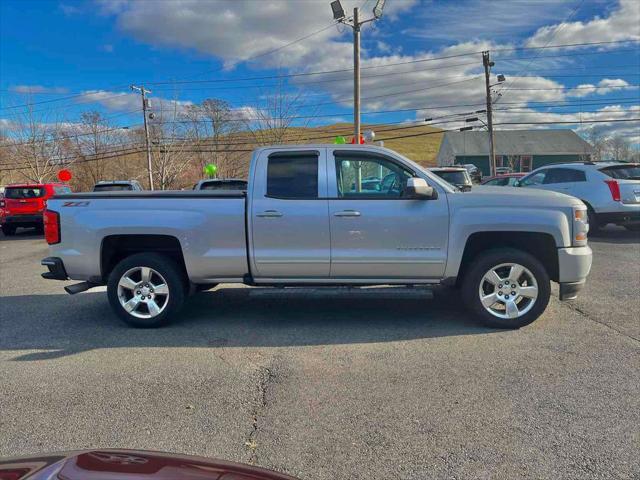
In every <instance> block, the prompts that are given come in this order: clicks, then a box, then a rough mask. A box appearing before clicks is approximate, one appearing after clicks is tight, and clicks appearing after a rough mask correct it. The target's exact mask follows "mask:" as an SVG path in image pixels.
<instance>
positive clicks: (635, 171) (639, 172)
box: [600, 163, 640, 180]
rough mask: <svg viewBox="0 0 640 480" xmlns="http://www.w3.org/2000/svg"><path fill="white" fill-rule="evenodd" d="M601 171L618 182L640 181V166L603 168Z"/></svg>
mask: <svg viewBox="0 0 640 480" xmlns="http://www.w3.org/2000/svg"><path fill="white" fill-rule="evenodd" d="M600 171H601V172H602V173H604V174H605V175H608V176H609V177H611V178H615V179H618V180H640V164H637V163H636V164H630V165H613V166H611V167H605V168H601V169H600Z"/></svg>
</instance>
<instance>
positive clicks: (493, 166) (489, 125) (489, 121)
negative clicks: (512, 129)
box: [482, 50, 496, 175]
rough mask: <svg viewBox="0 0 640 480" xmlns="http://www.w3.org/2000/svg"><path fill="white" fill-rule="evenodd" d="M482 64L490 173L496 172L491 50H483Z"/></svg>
mask: <svg viewBox="0 0 640 480" xmlns="http://www.w3.org/2000/svg"><path fill="white" fill-rule="evenodd" d="M482 65H483V66H484V84H485V87H486V90H487V129H488V130H489V173H490V174H491V175H495V174H496V149H495V145H494V138H493V102H492V100H491V85H490V84H489V73H490V71H491V67H493V65H494V63H493V62H492V61H491V59H490V58H489V51H488V50H487V51H484V52H482Z"/></svg>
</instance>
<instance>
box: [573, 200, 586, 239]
mask: <svg viewBox="0 0 640 480" xmlns="http://www.w3.org/2000/svg"><path fill="white" fill-rule="evenodd" d="M588 232H589V215H588V213H587V207H586V206H585V205H574V206H573V245H574V246H576V247H581V246H584V245H586V244H587V233H588Z"/></svg>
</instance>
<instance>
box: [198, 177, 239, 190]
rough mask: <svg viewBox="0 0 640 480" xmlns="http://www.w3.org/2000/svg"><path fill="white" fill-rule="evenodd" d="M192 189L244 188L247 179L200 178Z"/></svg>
mask: <svg viewBox="0 0 640 480" xmlns="http://www.w3.org/2000/svg"><path fill="white" fill-rule="evenodd" d="M193 189H194V190H246V189H247V181H246V180H241V179H239V178H213V179H206V180H200V181H199V182H198V183H196V184H195V185H194V186H193Z"/></svg>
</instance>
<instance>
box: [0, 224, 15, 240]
mask: <svg viewBox="0 0 640 480" xmlns="http://www.w3.org/2000/svg"><path fill="white" fill-rule="evenodd" d="M2 233H4V235H5V236H7V237H10V236H12V235H15V234H16V227H15V226H14V225H2Z"/></svg>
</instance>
